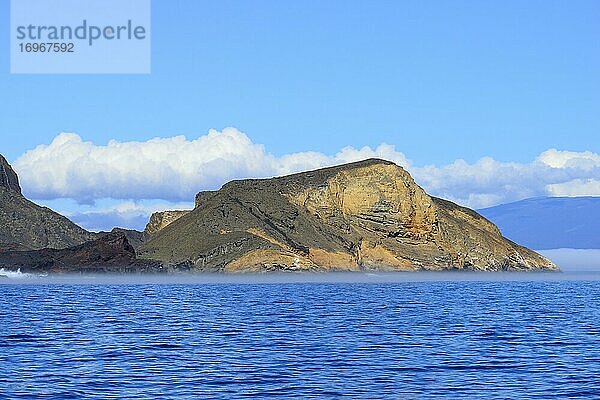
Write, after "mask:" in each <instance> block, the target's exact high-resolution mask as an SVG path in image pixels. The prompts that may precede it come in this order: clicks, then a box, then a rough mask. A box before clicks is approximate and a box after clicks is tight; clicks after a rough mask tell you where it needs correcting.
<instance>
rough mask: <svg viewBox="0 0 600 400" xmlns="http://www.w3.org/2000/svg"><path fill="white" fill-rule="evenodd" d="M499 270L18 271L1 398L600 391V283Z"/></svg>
mask: <svg viewBox="0 0 600 400" xmlns="http://www.w3.org/2000/svg"><path fill="white" fill-rule="evenodd" d="M373 276H375V278H373ZM491 276H492V275H476V276H475V277H473V276H469V277H467V278H463V277H461V276H459V275H450V276H442V277H440V276H437V277H436V276H428V277H425V278H423V279H420V278H415V277H414V276H412V277H410V278H406V277H405V276H404V277H402V276H400V277H398V276H396V277H392V278H390V276H383V275H362V277H363V278H364V279H362V278H361V279H356V276H355V277H354V278H351V279H346V278H341V279H338V278H339V277H337V278H336V277H334V278H327V279H322V278H320V277H311V278H308V279H304V278H302V277H295V278H293V279H287V278H284V279H274V280H269V279H266V278H260V277H259V278H257V279H256V280H253V279H252V278H243V279H242V278H239V279H237V278H236V279H231V280H223V281H221V280H219V279H215V278H206V279H204V278H201V277H196V278H193V279H191V278H189V279H188V278H185V277H180V278H177V279H170V278H165V279H164V280H162V278H156V279H138V278H139V277H138V278H136V277H132V278H128V279H121V278H114V279H102V278H72V279H58V278H57V279H52V278H39V279H37V280H36V279H24V280H11V281H10V282H9V283H5V284H1V285H0V312H1V315H0V371H1V373H0V398H2V399H20V398H27V399H37V398H40V399H69V398H73V399H75V398H77V399H86V398H98V399H110V398H119V399H120V398H128V399H142V398H144V399H146V398H160V399H168V398H177V399H185V398H190V399H191V398H223V399H234V398H269V397H272V398H338V397H348V398H370V399H379V398H401V399H432V398H440V397H447V398H452V399H477V398H482V399H483V398H485V399H509V398H510V399H524V398H531V399H536V398H539V399H542V398H557V399H563V398H564V399H567V398H568V399H573V398H581V399H589V398H599V397H600V281H599V280H597V279H588V278H585V277H581V278H577V279H564V277H562V276H561V277H559V276H558V275H557V274H549V275H544V276H542V277H539V276H537V275H536V277H535V278H534V275H501V278H500V279H498V278H497V276H493V277H492V278H490V277H491ZM530 277H531V278H530ZM596 278H597V276H596Z"/></svg>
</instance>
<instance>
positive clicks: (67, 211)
mask: <svg viewBox="0 0 600 400" xmlns="http://www.w3.org/2000/svg"><path fill="white" fill-rule="evenodd" d="M40 203H41V204H42V205H44V206H46V207H49V208H51V209H53V210H56V211H57V212H59V213H60V214H62V215H65V216H67V217H69V219H71V220H72V221H73V222H75V223H76V224H78V225H79V226H81V227H83V228H85V229H87V230H89V231H94V232H98V231H110V230H112V229H113V228H114V227H120V228H128V229H137V230H144V228H145V226H146V224H147V223H148V220H149V218H150V215H151V214H152V213H154V212H157V211H165V210H191V209H192V208H194V202H193V201H192V202H181V203H171V202H167V201H164V200H141V201H132V200H128V201H116V200H112V199H99V200H97V201H96V204H94V205H88V204H78V203H76V202H74V201H65V200H64V199H59V200H49V201H41V202H40Z"/></svg>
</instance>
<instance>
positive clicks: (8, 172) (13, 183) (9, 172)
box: [0, 154, 21, 194]
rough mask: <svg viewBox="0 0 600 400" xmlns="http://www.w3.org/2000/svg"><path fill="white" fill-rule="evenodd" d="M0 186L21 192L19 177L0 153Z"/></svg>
mask: <svg viewBox="0 0 600 400" xmlns="http://www.w3.org/2000/svg"><path fill="white" fill-rule="evenodd" d="M0 186H2V187H5V188H8V189H10V190H13V191H15V192H17V193H19V194H20V193H21V186H19V177H18V176H17V174H16V172H15V171H14V170H13V169H12V167H11V166H10V164H9V163H8V161H6V158H4V156H3V155H2V154H0Z"/></svg>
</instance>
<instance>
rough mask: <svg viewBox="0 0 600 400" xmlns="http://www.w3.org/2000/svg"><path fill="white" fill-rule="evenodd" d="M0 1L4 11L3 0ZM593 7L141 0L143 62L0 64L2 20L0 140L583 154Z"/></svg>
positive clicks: (436, 154)
mask: <svg viewBox="0 0 600 400" xmlns="http://www.w3.org/2000/svg"><path fill="white" fill-rule="evenodd" d="M0 13H1V15H0V21H2V23H3V24H8V22H9V9H8V1H4V2H2V7H0ZM599 20H600V2H598V1H493V2H492V1H486V2H481V1H452V2H448V1H428V2H421V1H412V2H409V1H296V2H292V1H214V2H207V1H196V0H153V1H152V32H151V36H152V73H151V74H149V75H50V74H47V75H11V74H9V67H10V66H9V64H10V60H9V59H8V54H9V37H8V30H7V29H3V30H2V37H1V40H0V104H2V111H0V112H1V114H0V115H1V118H0V132H2V137H3V139H4V140H2V149H0V152H2V153H3V154H4V155H5V156H6V157H7V158H8V159H9V160H11V161H15V160H17V159H18V158H19V157H21V155H23V153H25V151H27V150H29V149H32V148H34V147H35V146H37V145H39V144H49V143H51V142H52V141H53V140H54V138H55V137H56V136H57V135H58V134H59V133H61V132H74V133H76V134H77V135H79V137H80V138H81V139H82V140H83V141H90V142H93V143H94V144H95V145H98V146H102V145H106V144H107V143H108V142H109V141H110V140H117V141H119V142H124V143H125V142H129V141H140V142H145V141H148V140H149V139H151V138H154V137H163V138H169V137H173V136H176V135H185V136H186V137H187V138H188V139H189V140H194V139H196V138H198V137H200V136H203V135H206V134H207V132H208V131H209V129H217V130H219V131H222V130H223V129H224V128H226V127H235V128H237V129H238V130H240V131H242V132H244V134H245V135H247V138H249V140H251V142H252V143H254V144H263V145H264V147H265V149H266V152H267V153H268V154H271V155H274V156H276V157H279V156H283V155H286V154H290V153H296V152H303V151H314V152H319V153H323V154H326V155H330V156H334V155H335V154H337V153H338V152H339V151H340V149H342V148H344V147H346V146H352V147H353V148H355V149H360V148H362V147H363V146H370V148H372V149H375V148H377V146H379V145H380V144H381V143H387V144H390V145H394V146H395V151H396V152H400V153H402V154H403V155H405V156H406V157H407V158H408V159H409V160H410V163H411V164H412V165H417V166H425V165H429V164H435V165H437V166H445V165H451V164H452V163H454V162H455V160H457V159H464V160H466V162H467V163H468V164H469V166H471V167H473V168H478V167H477V166H476V165H477V164H476V163H477V162H478V160H480V159H481V158H482V157H491V158H492V159H493V160H498V161H500V162H505V163H510V162H514V163H521V164H523V165H528V163H531V162H532V160H535V159H536V158H537V157H538V156H539V155H540V154H542V153H543V152H545V151H547V150H548V149H558V150H560V151H566V150H569V151H573V152H585V151H588V152H592V153H593V154H596V153H598V152H599V151H600V139H598V138H599V137H600V135H599V133H600V74H599V73H598V71H600V24H599V23H598V21H599ZM593 158H594V157H593V156H592V159H593ZM340 159H343V160H345V159H346V158H343V157H342V158H340ZM20 165H25V163H21V164H20ZM28 165H29V164H28ZM311 165H312V164H311ZM595 168H596V167H595ZM278 171H279V170H278ZM267 174H268V173H267ZM597 174H598V172H597V171H596V170H594V171H593V172H592V173H591V175H589V174H588V175H585V176H583V175H582V176H579V175H577V176H575V178H573V179H579V180H580V181H581V182H583V184H585V183H586V182H587V181H586V179H587V180H590V179H595V178H599V179H600V177H598V176H597ZM234 175H235V174H234ZM259 175H260V173H259ZM229 176H230V175H227V177H229ZM232 176H233V175H232ZM23 180H24V182H25V185H27V179H26V178H24V179H23ZM32 182H33V180H32ZM553 182H554V181H552V182H550V183H549V184H552V183H553ZM561 182H562V181H561ZM554 183H557V184H558V183H560V182H558V181H556V182H554ZM593 183H594V184H595V182H593ZM31 186H32V187H34V185H33V184H31ZM193 190H196V189H195V188H193ZM547 191H548V190H547ZM34 192H35V193H36V194H37V197H38V198H40V199H43V198H44V197H49V198H56V197H57V196H56V193H55V194H54V195H52V196H50V195H48V196H45V195H44V194H43V193H41V192H40V191H39V190H38V191H36V190H34V189H31V193H34ZM534 194H535V193H534ZM537 194H539V193H537ZM101 195H102V196H106V194H101ZM523 195H525V194H523ZM65 196H66V197H69V198H71V197H73V196H72V195H70V194H67V195H65ZM109 197H110V196H109ZM115 197H116V198H121V197H126V196H120V195H115ZM513 197H514V198H517V197H523V196H522V195H515V196H513ZM513 197H511V198H507V199H506V200H512V199H514V198H513ZM455 198H457V199H458V198H459V195H458V194H457V195H456V196H455ZM133 200H139V199H135V198H134V199H133ZM175 200H180V199H175ZM77 201H79V202H81V199H77ZM169 201H174V200H173V199H169ZM498 201H499V200H498ZM467 203H468V202H467ZM484 203H485V204H484ZM491 203H493V201H488V202H487V203H486V202H483V203H482V204H481V205H490V204H491ZM473 205H475V203H473Z"/></svg>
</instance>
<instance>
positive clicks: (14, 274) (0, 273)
mask: <svg viewBox="0 0 600 400" xmlns="http://www.w3.org/2000/svg"><path fill="white" fill-rule="evenodd" d="M36 276H38V275H35V274H28V273H26V272H21V268H19V269H18V270H16V271H10V270H7V269H4V268H0V278H2V277H4V278H9V279H29V278H35V277H36Z"/></svg>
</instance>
